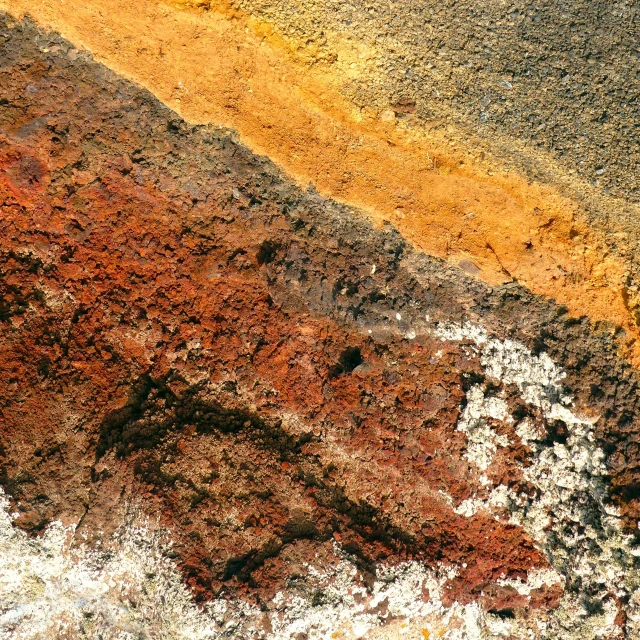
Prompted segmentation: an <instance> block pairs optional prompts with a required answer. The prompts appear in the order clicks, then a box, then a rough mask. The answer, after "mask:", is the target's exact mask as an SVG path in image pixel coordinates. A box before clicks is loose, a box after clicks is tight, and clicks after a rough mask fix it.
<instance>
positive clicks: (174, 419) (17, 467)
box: [0, 18, 640, 638]
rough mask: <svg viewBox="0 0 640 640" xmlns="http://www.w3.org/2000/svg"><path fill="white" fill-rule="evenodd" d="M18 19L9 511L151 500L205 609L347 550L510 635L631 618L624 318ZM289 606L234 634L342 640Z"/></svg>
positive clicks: (261, 597) (92, 512) (53, 514)
mask: <svg viewBox="0 0 640 640" xmlns="http://www.w3.org/2000/svg"><path fill="white" fill-rule="evenodd" d="M5 20H6V21H5V22H4V23H3V26H2V49H1V51H0V61H1V62H0V65H1V66H0V105H1V106H0V134H1V136H2V138H1V141H2V146H1V147H0V149H1V150H0V167H1V169H2V171H1V173H0V180H1V182H0V189H1V193H2V212H1V215H0V233H1V237H2V241H1V243H0V287H1V289H0V323H1V327H2V332H1V333H0V368H1V369H2V371H3V376H2V377H1V378H0V399H1V400H0V472H1V475H0V481H1V482H2V486H3V488H4V491H5V492H6V493H7V494H8V495H9V497H10V498H11V500H12V505H13V508H14V509H15V510H16V512H17V514H18V515H17V517H16V519H15V526H18V527H20V528H21V529H23V530H25V531H27V532H29V534H30V535H33V536H39V535H42V533H43V532H45V531H48V529H47V528H48V527H49V526H50V523H51V522H53V521H57V520H59V521H61V522H62V523H63V524H65V525H73V527H75V529H74V532H75V537H76V539H77V542H78V544H80V543H82V544H84V541H85V540H86V541H88V542H89V543H91V542H92V541H93V542H96V543H97V541H98V540H99V539H102V538H108V536H109V535H110V534H111V533H113V532H114V531H115V530H116V529H117V528H118V527H119V526H120V525H121V524H122V523H123V522H124V521H125V520H126V516H127V509H128V507H127V505H129V504H131V503H133V502H135V503H136V504H138V503H139V504H141V505H142V508H143V510H144V512H145V513H146V514H147V515H148V516H150V517H153V518H157V519H158V520H159V521H160V523H161V525H162V527H164V528H165V529H166V530H167V531H169V532H170V535H171V538H172V539H173V542H174V546H173V548H172V551H171V555H172V558H173V561H175V563H176V564H177V567H178V568H179V570H180V571H181V574H182V576H183V578H184V581H185V584H186V585H187V586H188V587H189V589H190V590H191V593H192V594H193V596H194V597H195V598H196V600H198V601H199V602H210V601H216V602H217V601H219V600H225V599H226V600H228V601H229V602H244V603H247V606H249V605H251V606H254V607H257V610H258V611H262V612H263V613H264V615H265V616H267V618H268V616H269V615H271V614H273V615H274V616H277V612H278V606H279V605H278V603H279V602H281V601H280V600H278V598H279V597H280V596H278V593H281V592H285V593H289V592H288V591H287V590H291V589H295V588H298V587H296V586H295V585H296V584H298V582H300V581H302V583H304V580H305V579H306V578H305V576H306V575H307V573H308V572H309V566H310V565H314V566H321V567H324V568H325V569H327V570H328V568H331V567H337V566H338V565H339V563H340V562H341V561H343V560H344V558H347V561H348V562H349V563H350V564H351V565H352V566H353V567H355V570H356V571H357V575H358V576H359V577H358V580H359V581H360V584H361V585H363V589H365V592H366V589H367V588H369V589H370V590H371V589H373V586H372V585H375V584H377V583H376V580H379V579H381V578H380V575H383V574H382V573H381V569H380V567H381V566H383V565H384V566H388V565H390V566H400V564H401V563H406V562H419V563H420V565H421V566H423V567H427V568H430V569H433V570H434V571H435V570H441V569H442V567H445V568H448V569H453V571H452V572H451V574H450V575H449V574H447V575H448V576H449V577H448V578H447V579H446V580H444V581H443V582H442V585H443V586H442V594H441V596H439V597H441V602H442V606H443V607H455V606H472V605H474V606H476V605H477V606H478V607H480V608H481V609H482V611H484V612H486V615H487V616H489V617H491V616H492V618H491V619H492V620H493V619H495V620H494V623H492V624H494V627H495V625H505V624H512V623H511V622H509V621H513V620H515V621H516V622H517V624H518V625H521V627H520V628H521V629H524V630H527V631H526V633H527V634H528V633H529V631H528V630H530V629H537V631H535V633H537V634H538V637H565V638H570V637H575V638H577V637H582V638H586V637H594V638H595V637H603V636H602V635H600V636H598V635H597V633H596V631H594V629H596V630H597V629H605V632H606V633H607V634H609V637H616V636H617V637H621V634H622V635H624V634H625V633H627V634H629V633H631V632H632V631H633V629H637V623H638V619H637V618H638V616H637V607H638V603H637V602H636V601H635V600H634V594H635V593H636V591H637V585H636V582H637V579H636V577H634V576H636V575H637V561H636V559H635V555H634V545H635V544H636V540H635V535H636V534H635V532H636V531H637V524H638V518H639V517H640V492H639V490H638V487H640V473H639V471H638V465H637V459H638V445H637V441H638V431H639V429H640V421H639V419H638V407H637V405H638V374H637V372H636V371H635V370H634V369H633V368H632V367H631V366H630V365H629V364H628V363H627V362H626V361H625V360H623V359H621V358H620V357H619V356H618V355H617V352H618V350H619V345H620V342H619V341H620V339H621V337H622V335H621V331H620V330H619V329H617V328H616V327H615V326H613V325H612V324H608V323H605V322H600V323H593V322H590V321H589V319H588V318H583V319H581V320H577V319H575V318H574V317H572V316H571V314H569V313H568V312H567V308H566V307H563V306H559V305H558V304H556V303H555V302H550V301H549V300H547V299H545V298H543V297H541V296H537V295H535V293H532V292H531V291H529V290H528V289H526V288H525V287H523V286H521V285H519V284H517V283H515V282H508V283H503V284H495V285H494V286H490V285H488V284H486V283H484V282H482V281H481V280H479V279H477V278H474V277H471V276H470V275H467V274H465V273H464V271H463V270H461V269H459V268H456V267H452V266H450V265H448V264H447V263H446V262H445V261H443V260H440V259H438V258H434V257H430V256H427V255H425V254H423V253H420V252H419V251H417V250H416V249H415V247H414V245H413V244H412V243H410V242H409V241H407V240H406V239H405V238H403V236H402V235H401V234H400V233H399V232H398V231H397V230H396V229H395V228H394V227H393V226H392V225H390V224H385V225H380V226H378V227H375V226H373V225H372V224H371V223H370V222H369V221H368V220H367V219H366V217H365V216H363V215H362V214H361V213H360V212H359V211H357V210H354V209H353V208H350V207H348V206H346V205H344V204H340V203H337V202H335V201H332V200H329V199H326V198H324V197H323V196H322V195H320V194H319V193H318V192H317V191H316V190H315V189H313V188H312V187H310V188H308V189H306V190H303V189H301V188H300V187H299V186H298V185H297V184H296V182H294V181H293V180H292V179H291V178H289V177H287V176H286V175H284V174H283V173H282V172H281V171H280V170H279V169H278V168H277V166H276V165H274V164H273V163H272V162H271V161H270V160H268V159H266V158H264V157H259V156H256V155H254V154H253V153H252V152H251V151H250V150H249V149H248V148H247V147H245V146H243V145H242V144H240V143H239V142H238V140H237V136H236V134H235V133H234V132H232V131H229V130H226V129H221V128H216V127H213V126H193V125H190V124H188V123H186V122H184V121H183V120H182V119H181V118H180V117H179V116H178V115H177V114H176V113H175V112H173V111H172V110H170V109H169V108H168V107H166V106H165V105H163V104H162V103H161V102H159V101H158V100H157V99H156V98H155V97H154V96H153V95H152V94H150V93H149V92H147V91H146V90H145V89H143V88H141V87H139V86H137V85H135V84H133V83H131V82H129V81H126V80H124V79H122V78H120V77H118V76H117V75H116V74H115V73H113V72H112V71H110V70H109V69H107V68H106V67H104V66H102V65H101V64H98V63H96V62H95V61H93V60H92V59H91V57H90V56H89V55H88V54H87V53H86V52H83V51H78V50H77V49H76V47H75V46H74V45H72V44H71V43H69V42H68V41H66V40H64V39H62V38H60V37H59V36H57V35H55V34H51V33H45V32H44V31H42V30H40V29H39V28H38V27H36V26H35V25H33V24H32V23H31V22H28V21H27V22H21V23H14V22H13V21H12V19H10V18H6V19H5ZM479 326H481V327H482V328H481V329H479V328H477V327H479ZM473 327H476V328H473ZM560 371H562V373H560ZM550 477H552V478H554V477H557V478H560V479H562V481H561V482H558V487H560V488H558V487H556V486H555V484H554V483H550V482H549V478H550ZM562 491H565V492H566V493H562ZM501 496H502V497H501ZM336 545H339V547H340V549H342V551H341V553H342V554H343V555H342V556H341V555H339V554H338V553H337V552H336ZM607 571H608V572H609V573H607ZM545 572H548V574H547V573H545ZM534 575H545V576H546V575H554V576H556V578H554V579H543V580H541V581H540V582H537V583H535V584H534V583H533V582H531V584H533V585H534V586H526V585H528V584H529V582H526V581H527V580H529V581H530V578H531V577H532V576H534ZM612 576H613V577H612ZM592 577H593V579H591V578H592ZM309 579H310V578H309ZM531 579H532V578H531ZM634 580H635V581H636V582H634ZM525 583H526V584H525ZM523 584H525V587H523V586H522V585H523ZM292 585H293V586H292ZM514 585H516V586H514ZM315 593H316V592H313V593H312V594H310V595H309V601H310V603H311V604H310V605H309V606H312V607H319V606H321V605H322V604H323V602H324V600H323V596H322V594H321V593H320V595H315ZM363 593H364V592H363ZM363 597H364V596H363ZM420 597H421V598H424V599H425V600H427V601H428V599H429V593H428V590H426V591H424V592H423V593H422V595H421V596H420ZM354 606H355V605H354ZM376 606H377V605H376ZM531 612H535V613H533V614H532V613H531ZM556 612H559V613H556ZM3 613H4V611H3ZM7 615H8V614H7ZM12 615H16V614H12ZM261 615H262V614H261ZM375 615H376V616H378V619H379V622H380V624H383V625H386V624H392V623H394V620H395V621H397V618H394V617H393V616H390V615H389V614H388V613H387V612H386V610H385V609H384V608H382V609H380V610H378V609H376V614H375ZM554 616H555V617H554ZM634 616H635V617H634ZM7 619H8V618H7ZM536 620H537V621H543V620H545V621H548V623H547V622H545V624H548V625H549V626H548V633H547V632H546V631H540V627H539V626H538V627H536V626H535V625H536V624H537V622H536ZM274 621H275V618H274ZM505 621H506V622H505ZM226 623H227V621H225V624H226ZM3 624H5V622H4V620H3ZM7 624H8V623H7ZM273 624H275V622H269V623H268V624H266V623H265V625H264V626H263V628H261V629H257V628H256V627H251V629H252V630H251V631H246V630H245V631H243V632H238V634H239V635H237V636H236V637H256V638H260V637H297V638H304V637H310V638H313V637H325V636H320V635H316V636H314V635H313V632H312V630H305V631H300V632H299V633H301V634H303V635H298V636H295V635H292V634H291V635H286V636H283V635H277V634H276V635H275V636H274V635H273V633H275V632H273ZM513 624H516V623H515V622H514V623H513ZM554 625H555V626H554ZM580 625H583V626H580ZM585 625H586V626H585ZM588 625H591V626H588ZM633 625H636V626H633ZM6 628H9V627H6ZM492 628H493V627H492ZM495 628H497V627H495ZM500 628H502V627H500ZM310 629H311V627H310ZM270 633H271V634H272V635H271V636H270V635H269V634H270ZM296 633H298V632H296ZM447 633H449V632H447ZM451 633H453V631H452V632H451ZM496 633H497V632H496ZM509 633H511V632H509ZM514 633H515V631H514ZM522 633H525V631H522ZM531 633H534V631H531ZM545 633H547V635H545ZM242 634H244V635H242ZM307 634H309V635H307ZM427 634H428V632H427ZM443 634H444V631H443ZM503 636H504V634H503ZM52 637H54V636H52ZM114 637H115V636H114ZM211 637H225V636H224V633H223V632H222V631H221V632H220V634H218V635H212V636H211ZM326 637H329V636H326ZM335 637H339V636H335ZM422 637H428V635H424V634H422ZM446 637H451V638H454V637H463V636H455V635H449V636H446ZM496 637H500V636H499V635H498V636H496ZM512 637H531V635H530V634H529V635H526V636H515V635H513V636H512ZM629 637H631V636H629Z"/></svg>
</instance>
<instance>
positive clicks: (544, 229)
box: [0, 0, 640, 365]
mask: <svg viewBox="0 0 640 640" xmlns="http://www.w3.org/2000/svg"><path fill="white" fill-rule="evenodd" d="M177 1H178V4H179V3H180V0H177ZM185 4H189V3H188V2H187V3H185ZM191 4H193V3H191ZM196 4H197V3H196ZM207 7H209V8H210V7H211V5H210V3H207ZM0 9H3V10H5V11H8V12H10V13H12V14H13V15H14V16H16V17H21V16H23V15H25V14H29V15H31V17H32V18H33V19H34V20H36V22H37V23H39V24H40V25H42V26H46V27H48V28H52V29H55V30H56V31H58V32H60V33H61V34H62V35H63V36H64V37H66V38H68V39H69V40H70V41H72V42H74V43H75V45H76V46H78V47H81V48H86V49H89V50H90V51H91V52H92V53H93V55H94V57H95V58H96V59H97V60H99V61H101V62H103V63H105V64H106V65H107V66H109V67H110V68H112V69H114V70H115V71H117V72H119V73H121V74H122V75H123V76H125V77H128V78H130V79H132V80H134V81H136V82H138V83H139V84H141V85H143V86H145V87H147V88H148V89H149V90H150V91H152V92H153V93H154V94H155V95H156V96H157V97H158V98H159V99H160V100H162V101H163V102H165V103H166V104H168V105H169V106H170V107H171V108H173V109H174V110H175V111H177V112H178V113H180V115H181V116H182V117H183V118H185V119H186V120H187V121H190V122H193V123H216V124H220V125H224V126H227V127H230V128H233V129H235V130H237V131H238V132H239V134H240V136H241V138H242V140H243V141H244V142H245V143H246V144H247V145H248V146H249V147H251V148H252V149H253V150H254V151H256V152H257V153H262V154H266V155H268V156H269V157H270V158H271V159H272V160H273V161H275V162H276V163H277V164H278V165H279V166H281V167H282V168H283V169H284V170H285V171H286V172H287V173H289V174H290V175H291V176H293V177H294V178H295V179H297V180H298V181H299V182H300V183H301V184H302V185H306V184H308V183H309V182H311V183H313V184H314V185H315V187H316V188H317V189H318V191H319V192H320V193H322V194H323V195H326V196H330V197H332V198H336V199H338V200H340V201H343V202H346V203H348V204H351V205H355V206H357V207H360V208H361V209H362V210H363V211H365V212H366V213H368V214H369V215H370V216H371V217H372V218H373V219H374V220H375V221H376V222H382V221H385V220H388V221H391V222H392V223H393V224H394V225H395V226H396V227H397V228H398V230H399V231H400V232H401V233H402V234H403V235H404V236H405V237H406V238H407V239H409V240H410V241H411V242H412V243H413V244H414V245H415V246H416V247H418V248H420V249H422V250H423V251H425V252H427V253H429V254H432V255H437V256H441V257H443V258H446V259H447V260H449V261H451V262H453V263H456V264H459V265H461V267H462V268H463V269H465V270H466V271H468V272H470V273H473V274H474V275H476V276H477V277H479V278H482V279H483V280H485V281H487V282H489V283H491V284H497V283H501V282H504V281H506V280H511V279H515V280H518V281H519V282H521V283H522V284H524V285H526V286H528V287H529V288H530V289H531V290H532V291H534V292H535V293H538V294H541V295H544V296H546V297H549V298H553V299H555V300H557V301H558V302H559V303H561V304H564V305H566V306H567V307H568V308H569V310H570V312H571V313H573V314H575V315H588V316H589V317H590V318H591V319H592V320H594V321H602V320H606V321H610V322H612V323H614V324H616V325H621V326H623V327H624V328H625V329H626V330H627V332H628V333H627V336H628V339H627V343H626V346H625V350H626V352H627V355H628V356H629V357H630V358H631V360H632V361H633V362H635V363H636V365H637V364H640V342H638V341H636V337H637V336H638V327H637V326H636V324H635V323H634V322H633V319H632V317H631V315H630V313H629V311H628V309H627V306H626V305H625V299H624V295H626V294H625V290H624V287H623V277H624V266H623V265H622V263H620V262H618V261H616V259H614V258H613V257H612V256H608V255H607V253H606V251H604V250H603V249H602V244H601V243H599V242H598V241H597V239H596V237H595V234H594V233H593V232H591V231H590V230H589V229H587V228H586V227H584V226H583V225H582V224H581V223H580V222H579V220H578V213H579V212H578V208H577V206H576V204H575V203H573V202H571V201H570V200H568V199H567V198H564V197H562V196H560V195H559V194H558V192H557V191H556V190H554V188H552V187H549V186H544V185H539V184H530V183H528V182H527V180H526V179H524V178H523V177H522V176H519V175H516V174H514V173H511V174H505V173H496V174H492V172H490V171H487V169H486V166H483V163H482V162H480V161H479V160H478V161H477V162H473V161H471V162H470V159H471V158H472V157H473V150H458V149H454V148H452V147H446V146H443V145H442V144H441V142H440V141H438V140H437V139H436V138H434V137H433V136H430V135H429V133H428V132H427V131H419V130H417V129H416V128H413V129H411V130H409V129H407V128H405V127H401V126H398V125H397V124H396V122H395V121H394V120H393V119H391V120H388V121H387V120H386V118H385V115H387V116H389V117H391V114H383V117H382V118H380V117H378V114H375V117H372V114H367V113H363V112H362V111H360V110H359V109H357V108H355V107H354V106H353V105H352V104H351V103H349V102H348V101H347V100H346V99H345V98H344V97H343V96H342V95H341V93H340V91H339V87H340V84H341V83H342V82H344V81H345V80H346V79H347V78H348V77H349V76H351V77H353V76H354V75H357V74H358V73H360V72H362V71H363V70H364V68H365V66H366V63H367V58H368V57H369V54H368V52H367V51H366V50H364V48H363V47H361V46H360V47H359V46H358V45H356V44H353V43H349V42H347V41H344V42H343V43H342V45H341V46H338V47H337V54H336V56H335V59H334V60H333V61H332V62H331V64H324V65H313V64H309V62H310V60H312V59H313V56H314V52H313V50H311V51H310V50H309V47H306V48H305V47H304V46H301V47H297V46H296V43H292V42H291V41H286V40H284V39H282V38H279V37H278V36H277V35H276V34H274V33H273V31H272V30H271V29H270V27H269V25H265V24H259V23H257V22H256V21H255V19H253V18H252V17H251V16H244V15H238V14H237V13H234V12H233V11H232V10H227V9H226V8H225V7H224V6H222V5H221V6H219V7H218V10H217V11H207V12H196V11H186V10H184V9H185V7H180V6H171V5H167V4H162V3H159V2H157V1H155V0H137V2H131V1H130V0H85V1H84V2H81V3H80V2H72V1H70V0H0ZM338 45H340V43H338ZM300 52H303V53H304V55H301V54H300ZM465 152H470V153H466V155H465Z"/></svg>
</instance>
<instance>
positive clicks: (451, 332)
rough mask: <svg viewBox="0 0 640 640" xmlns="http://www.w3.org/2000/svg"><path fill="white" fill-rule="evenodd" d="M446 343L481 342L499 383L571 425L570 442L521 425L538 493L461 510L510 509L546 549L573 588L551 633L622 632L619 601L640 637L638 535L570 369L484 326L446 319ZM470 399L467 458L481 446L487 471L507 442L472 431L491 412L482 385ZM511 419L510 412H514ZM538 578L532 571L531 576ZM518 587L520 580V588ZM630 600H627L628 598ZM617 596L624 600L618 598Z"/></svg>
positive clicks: (528, 475) (471, 503)
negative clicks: (625, 519) (565, 382)
mask: <svg viewBox="0 0 640 640" xmlns="http://www.w3.org/2000/svg"><path fill="white" fill-rule="evenodd" d="M433 333H434V334H435V335H436V336H437V337H439V338H441V339H442V340H443V341H447V340H448V341H462V340H464V341H471V342H472V343H474V345H475V348H476V349H477V353H478V355H479V357H480V362H481V364H482V366H483V367H484V370H485V373H486V375H487V376H488V377H489V378H491V379H492V381H493V382H494V383H496V382H497V383H501V384H503V385H511V384H513V385H516V386H517V388H518V390H519V392H520V396H521V398H522V400H524V401H525V402H526V403H527V404H529V405H532V406H534V407H537V408H538V409H540V410H541V413H542V415H543V416H544V418H545V420H546V421H548V422H551V421H554V420H559V421H561V422H563V423H564V424H565V426H566V429H567V432H568V437H567V441H566V444H560V443H558V442H554V443H553V445H551V446H550V445H546V444H545V443H544V442H543V439H544V438H545V435H546V431H545V429H544V428H543V426H542V425H536V424H534V423H533V422H532V421H531V419H529V418H526V419H524V420H522V421H521V422H520V423H519V424H516V425H515V431H516V433H517V434H518V436H519V437H520V439H521V440H522V442H523V443H524V444H526V445H527V446H528V447H529V448H531V449H532V451H533V452H534V455H533V460H532V464H531V465H530V466H527V467H523V468H522V473H523V476H524V477H525V479H526V480H528V481H529V482H530V483H532V484H533V485H535V487H536V488H537V489H538V492H539V494H538V496H537V497H535V498H534V499H531V498H530V497H528V496H524V495H517V494H516V493H515V492H514V491H512V490H509V489H507V487H505V486H502V485H501V486H498V487H494V488H492V491H491V495H490V497H489V499H488V500H479V499H476V498H470V499H468V500H465V502H464V503H462V504H460V505H458V506H457V507H456V509H455V510H456V512H457V513H461V514H464V515H467V516H471V515H473V514H474V513H475V512H476V511H477V510H478V509H480V508H485V509H487V510H489V511H490V512H491V511H493V510H494V508H495V507H496V506H501V507H507V508H508V509H509V512H510V513H511V517H510V520H511V521H512V522H513V523H515V524H518V525H520V526H522V527H523V528H524V529H525V530H526V531H527V532H528V533H529V534H530V535H531V537H532V538H533V539H534V540H535V541H536V542H537V543H538V545H539V546H540V548H541V549H543V550H544V551H545V553H546V555H547V558H548V561H549V564H550V565H551V567H552V569H553V571H554V574H553V575H554V577H553V579H551V577H550V576H547V577H548V579H547V584H552V583H553V581H556V582H557V581H561V582H562V583H563V584H564V585H565V587H566V588H565V591H564V595H563V598H562V600H561V603H560V606H559V607H558V609H556V610H555V611H554V612H553V615H552V617H551V618H550V619H549V620H548V621H547V622H546V624H545V629H544V637H549V638H567V639H570V638H575V639H578V638H580V639H590V638H612V637H622V630H621V629H620V628H619V627H618V626H617V625H616V623H615V619H616V616H617V614H618V612H619V608H622V607H624V610H625V613H626V615H627V616H628V620H627V629H626V633H627V636H628V637H632V638H640V591H639V587H640V570H639V567H638V563H637V561H636V557H637V556H638V555H640V551H639V549H638V548H637V547H633V546H632V537H631V536H629V535H624V534H623V533H622V529H621V526H620V519H619V517H618V513H617V511H616V509H615V508H614V507H613V506H612V505H610V504H607V502H606V484H605V476H606V473H607V471H606V467H605V463H604V458H605V456H604V452H603V451H602V450H601V449H600V448H599V447H598V446H597V445H596V443H595V441H594V436H593V424H594V422H595V421H594V420H593V419H588V418H586V417H581V416H579V415H576V414H575V413H574V412H573V411H572V404H573V399H572V398H570V397H567V396H565V395H564V394H563V391H562V387H561V381H562V379H563V378H564V377H565V375H566V374H565V373H564V372H563V371H562V370H561V369H560V368H559V367H557V366H556V364H555V363H554V362H553V361H552V360H551V358H549V356H548V355H547V354H546V353H542V354H540V355H537V356H536V355H533V354H532V353H531V351H530V350H529V349H527V347H526V346H525V345H523V344H521V343H519V342H516V341H513V340H508V339H507V340H498V339H496V338H492V337H490V336H489V335H488V333H487V332H486V330H485V329H483V328H482V327H480V326H477V325H474V324H471V323H468V322H467V323H463V324H455V325H454V324H440V325H439V326H438V327H437V329H436V330H435V331H434V332H433ZM467 402H468V403H469V404H471V407H469V406H467V407H466V408H465V410H464V412H463V415H462V417H461V419H460V422H459V425H458V428H459V429H461V430H462V431H467V432H468V433H469V435H468V437H469V452H470V454H469V456H470V457H471V452H473V451H480V452H482V453H481V454H478V455H477V457H476V459H475V460H474V462H475V463H476V466H477V467H478V469H479V470H480V471H484V470H485V469H486V460H487V458H488V457H489V455H488V453H487V452H494V451H495V448H496V444H497V445H500V442H499V441H498V437H497V435H496V434H492V433H490V431H491V429H490V428H487V427H486V423H485V424H484V426H483V427H482V428H476V429H475V430H472V431H469V426H468V424H469V417H468V416H469V415H473V416H477V417H476V424H478V421H480V423H481V422H482V421H483V420H484V418H486V416H487V415H488V412H487V409H486V399H485V398H484V393H483V391H482V388H480V389H478V388H477V387H474V388H472V389H471V390H470V391H469V393H468V394H467ZM506 419H507V420H509V419H511V420H512V418H511V417H510V416H506ZM529 581H531V574H530V575H529ZM513 586H515V585H513ZM626 598H629V601H628V604H627V605H626V606H625V605H624V604H622V602H621V600H624V599H626ZM616 599H619V600H618V602H619V603H620V604H617V603H616Z"/></svg>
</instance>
